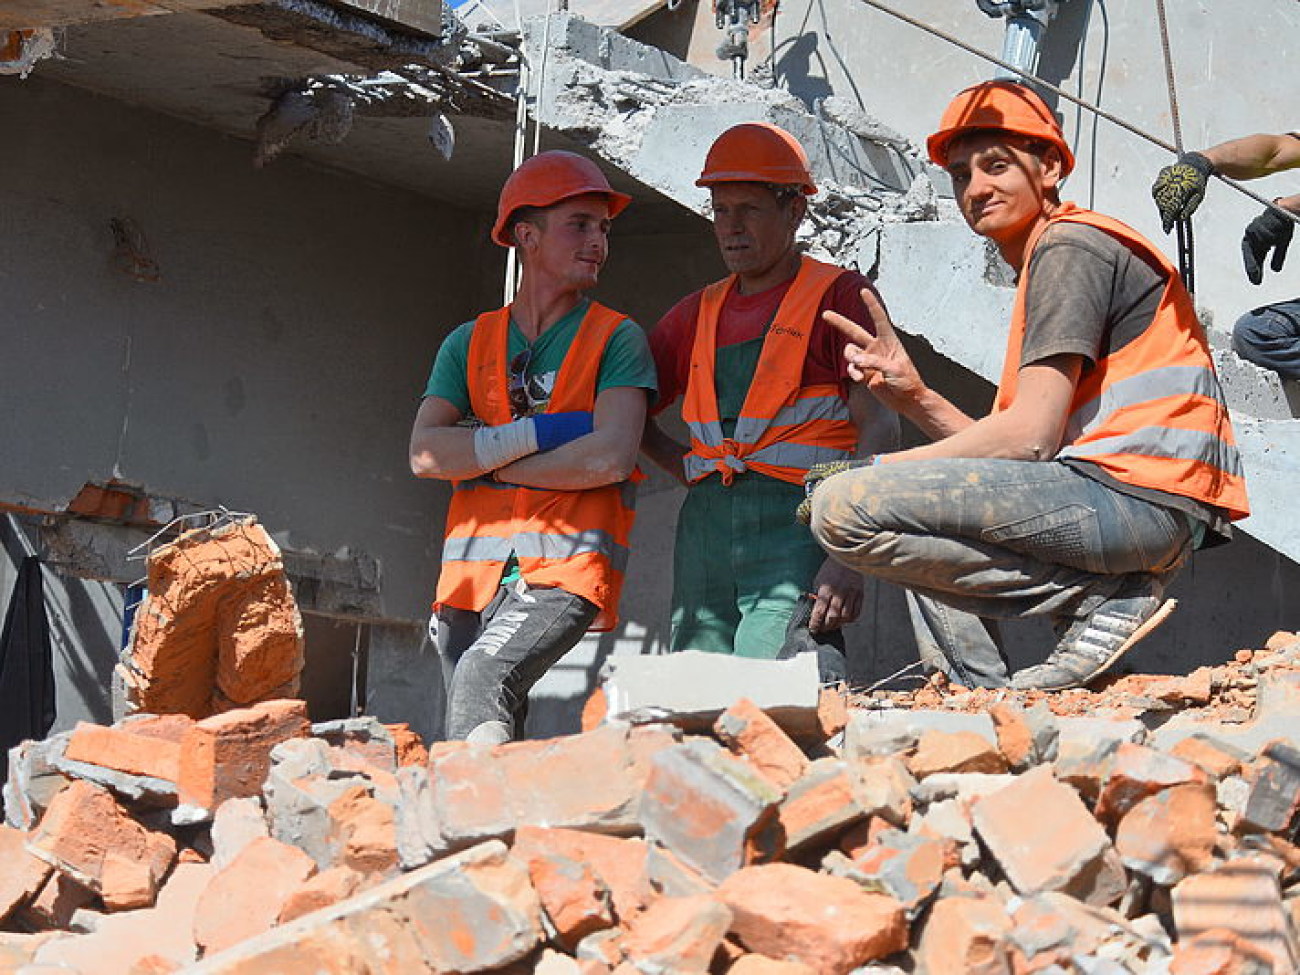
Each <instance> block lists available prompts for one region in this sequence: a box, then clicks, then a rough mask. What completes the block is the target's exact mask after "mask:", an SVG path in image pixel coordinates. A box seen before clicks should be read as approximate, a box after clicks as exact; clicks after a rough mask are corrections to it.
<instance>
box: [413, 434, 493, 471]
mask: <svg viewBox="0 0 1300 975" xmlns="http://www.w3.org/2000/svg"><path fill="white" fill-rule="evenodd" d="M410 459H411V473H412V474H414V475H415V476H416V477H431V478H437V479H439V480H444V481H453V480H454V481H460V480H465V479H468V478H471V477H478V476H480V475H481V474H484V473H486V471H485V469H484V468H483V466H482V465H481V464H480V463H479V461H478V457H477V456H476V455H475V453H474V431H473V430H470V429H466V428H464V427H436V428H431V429H422V430H421V429H417V430H416V431H415V432H414V433H412V434H411V449H410Z"/></svg>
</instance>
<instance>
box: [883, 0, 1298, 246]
mask: <svg viewBox="0 0 1300 975" xmlns="http://www.w3.org/2000/svg"><path fill="white" fill-rule="evenodd" d="M859 3H865V4H866V5H867V6H868V7H872V8H874V9H875V10H879V11H880V12H881V13H882V14H888V15H889V16H891V17H893V18H895V19H897V20H901V21H903V23H905V24H910V25H911V26H912V27H915V28H917V30H922V31H925V32H926V33H927V34H930V35H932V36H934V37H937V38H939V39H940V40H943V41H947V42H948V43H949V44H952V45H953V46H954V47H959V48H961V49H962V50H963V51H965V52H966V53H967V54H973V55H975V56H976V57H977V58H983V59H984V60H985V61H988V62H989V63H990V64H996V65H997V66H998V67H1000V68H1005V69H1006V70H1008V71H1014V72H1015V73H1016V74H1017V75H1019V76H1020V77H1022V78H1024V79H1025V81H1026V82H1028V83H1030V84H1032V85H1034V86H1036V87H1038V88H1042V89H1043V90H1044V91H1050V92H1052V94H1054V95H1056V96H1057V97H1059V98H1064V99H1065V100H1066V101H1067V102H1070V103H1071V104H1072V105H1078V106H1079V107H1080V108H1082V109H1084V110H1085V111H1088V112H1092V113H1093V114H1094V115H1096V116H1098V117H1100V118H1104V119H1105V120H1106V121H1107V122H1110V123H1111V124H1112V125H1117V126H1119V127H1120V128H1121V129H1123V130H1124V131H1125V132H1129V133H1132V134H1133V135H1135V136H1137V137H1138V138H1139V139H1145V140H1146V141H1147V142H1150V143H1151V144H1152V145H1155V146H1159V147H1160V148H1161V149H1164V150H1165V151H1166V152H1171V153H1174V154H1177V152H1178V149H1177V148H1175V147H1174V146H1171V145H1170V144H1169V143H1168V142H1165V141H1164V140H1163V139H1160V138H1157V137H1156V136H1154V135H1152V134H1151V133H1150V132H1146V131H1144V130H1142V129H1139V128H1138V127H1137V126H1136V125H1133V124H1132V123H1131V122H1126V121H1124V120H1123V119H1122V118H1120V117H1119V116H1117V115H1112V114H1111V113H1110V112H1108V111H1106V110H1105V109H1103V108H1098V107H1097V106H1096V105H1093V104H1092V103H1090V102H1087V101H1084V100H1083V99H1082V98H1076V97H1075V96H1074V95H1071V94H1070V93H1069V92H1068V91H1064V90H1063V89H1061V88H1058V87H1057V86H1056V85H1054V84H1052V83H1051V82H1049V81H1044V80H1043V79H1042V78H1038V77H1036V76H1034V75H1031V74H1029V73H1027V72H1025V71H1022V70H1020V69H1019V68H1017V67H1016V66H1015V65H1013V64H1010V63H1008V62H1006V61H1003V60H1002V59H1001V58H999V57H996V56H995V55H992V54H989V53H988V52H987V51H981V50H980V49H979V48H977V47H974V46H972V45H970V44H967V43H966V42H965V41H963V40H961V39H960V38H957V37H954V36H953V35H952V34H949V33H947V32H946V31H943V30H940V29H939V28H938V27H933V26H931V25H930V24H927V23H925V22H924V21H921V20H917V19H916V18H915V17H911V16H909V15H908V14H905V13H902V12H900V11H898V10H895V9H894V8H892V7H890V6H888V5H887V4H884V3H881V2H880V0H859ZM1213 175H1214V178H1215V179H1217V180H1219V181H1220V182H1221V183H1226V184H1227V185H1228V186H1231V187H1232V188H1233V189H1234V190H1236V191H1237V192H1238V193H1240V194H1242V195H1243V196H1247V197H1249V198H1250V199H1252V200H1254V201H1255V202H1256V203H1259V204H1262V205H1263V206H1266V207H1268V208H1269V209H1270V210H1273V211H1275V212H1277V213H1280V214H1282V215H1283V216H1285V217H1286V218H1287V219H1288V220H1290V221H1292V222H1293V223H1300V214H1294V213H1291V212H1290V211H1289V210H1284V209H1282V208H1281V207H1280V206H1278V205H1277V204H1276V203H1274V202H1273V201H1272V200H1266V199H1264V197H1262V196H1260V195H1259V194H1258V193H1255V192H1252V191H1251V190H1248V189H1246V187H1244V186H1242V185H1241V184H1240V183H1238V182H1237V181H1236V180H1235V179H1229V178H1228V177H1227V176H1224V175H1223V174H1222V173H1219V172H1216V173H1214V174H1213Z"/></svg>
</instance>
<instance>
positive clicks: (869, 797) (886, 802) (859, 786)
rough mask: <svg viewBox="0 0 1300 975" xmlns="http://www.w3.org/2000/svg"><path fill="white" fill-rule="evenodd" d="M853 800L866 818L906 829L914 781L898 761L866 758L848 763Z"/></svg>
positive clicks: (891, 758)
mask: <svg viewBox="0 0 1300 975" xmlns="http://www.w3.org/2000/svg"><path fill="white" fill-rule="evenodd" d="M849 774H850V776H852V779H853V796H854V798H855V799H856V800H857V803H858V806H859V808H861V809H862V811H863V813H864V814H866V815H868V816H878V817H880V818H881V819H883V820H885V821H886V822H888V823H889V824H891V825H893V826H906V825H907V821H908V820H909V819H910V818H911V816H912V789H913V787H914V786H915V785H916V779H915V778H913V777H912V773H911V772H909V771H908V770H907V766H906V765H905V764H903V762H902V761H901V760H900V759H898V758H893V757H867V758H860V759H858V760H857V761H855V762H851V763H849Z"/></svg>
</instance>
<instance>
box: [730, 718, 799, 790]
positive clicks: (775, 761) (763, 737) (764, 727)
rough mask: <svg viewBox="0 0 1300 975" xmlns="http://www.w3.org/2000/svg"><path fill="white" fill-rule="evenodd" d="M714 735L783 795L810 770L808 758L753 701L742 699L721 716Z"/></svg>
mask: <svg viewBox="0 0 1300 975" xmlns="http://www.w3.org/2000/svg"><path fill="white" fill-rule="evenodd" d="M713 731H714V734H716V735H717V736H718V738H719V739H721V741H722V742H723V744H725V745H726V746H727V747H728V748H730V749H731V750H732V752H734V753H735V754H737V755H739V756H741V757H742V758H744V759H746V760H748V761H749V762H750V763H751V764H752V765H753V766H754V768H755V769H757V770H758V772H759V774H760V775H762V776H763V777H764V778H765V779H767V780H768V781H769V782H771V783H772V785H773V786H775V787H776V788H777V789H779V790H780V791H781V792H785V791H786V790H788V789H789V788H790V786H792V785H793V784H794V783H795V782H796V781H797V780H798V779H799V777H800V776H801V775H803V774H804V772H805V771H806V770H807V768H808V757H807V756H806V755H805V754H804V753H803V750H802V749H801V748H800V747H799V746H798V745H796V744H795V743H794V741H793V740H791V738H790V736H789V735H787V734H786V733H785V732H784V731H782V730H781V727H780V725H778V724H777V723H776V722H775V721H773V720H772V719H771V718H770V717H768V715H767V714H766V713H765V712H764V711H763V709H762V708H760V707H759V706H758V705H757V704H755V703H754V702H753V701H751V700H749V699H748V698H741V699H740V700H739V701H737V702H736V703H735V704H733V705H732V706H731V707H729V708H728V709H727V710H726V711H724V712H722V714H721V715H719V716H718V720H717V721H715V722H714V723H713Z"/></svg>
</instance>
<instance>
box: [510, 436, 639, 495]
mask: <svg viewBox="0 0 1300 975" xmlns="http://www.w3.org/2000/svg"><path fill="white" fill-rule="evenodd" d="M619 439H622V440H624V441H626V438H625V437H623V438H620V437H618V435H617V434H616V433H614V432H612V431H601V430H597V431H595V432H593V433H589V434H587V436H585V437H579V438H578V439H577V440H574V441H571V442H570V443H567V444H564V445H563V446H561V447H556V448H555V449H554V450H548V451H546V452H545V453H541V454H532V455H531V456H529V457H524V458H522V459H521V460H517V461H515V462H514V463H513V464H507V465H506V466H505V467H502V468H500V469H499V470H498V471H497V473H496V478H497V480H499V481H506V482H508V483H510V484H521V485H523V486H524V487H535V488H549V489H551V490H555V491H585V490H587V489H588V488H596V487H602V486H604V485H606V484H614V483H617V482H618V481H626V480H627V479H628V477H630V476H631V474H632V470H633V468H634V467H635V466H636V451H635V448H634V449H633V450H632V451H631V452H629V451H628V450H627V445H626V443H625V442H624V443H619V442H618V440H619Z"/></svg>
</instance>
